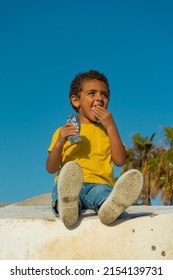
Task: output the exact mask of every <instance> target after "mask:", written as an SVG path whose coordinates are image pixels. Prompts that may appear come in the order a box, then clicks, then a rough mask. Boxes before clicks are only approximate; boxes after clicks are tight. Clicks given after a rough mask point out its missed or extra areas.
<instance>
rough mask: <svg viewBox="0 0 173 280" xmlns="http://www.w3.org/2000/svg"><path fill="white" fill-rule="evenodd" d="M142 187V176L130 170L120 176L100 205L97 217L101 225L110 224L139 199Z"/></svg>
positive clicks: (138, 172)
mask: <svg viewBox="0 0 173 280" xmlns="http://www.w3.org/2000/svg"><path fill="white" fill-rule="evenodd" d="M142 187H143V175H142V173H141V172H140V171H138V170H136V169H131V170H129V171H127V172H125V173H124V174H122V175H121V176H120V178H119V179H118V180H117V182H116V183H115V186H114V188H113V190H112V192H111V193H110V195H109V196H108V198H107V199H106V200H105V201H104V202H103V204H102V205H101V207H100V209H99V211H98V216H99V218H100V220H101V222H102V223H103V224H111V223H112V222H113V221H115V220H116V219H117V218H118V216H119V215H120V214H121V213H122V212H123V211H124V210H125V209H127V208H128V207H129V206H130V205H132V204H133V203H134V202H135V201H136V200H137V199H138V197H139V195H140V193H141V191H142Z"/></svg>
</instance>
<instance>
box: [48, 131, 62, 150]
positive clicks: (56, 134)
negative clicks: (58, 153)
mask: <svg viewBox="0 0 173 280" xmlns="http://www.w3.org/2000/svg"><path fill="white" fill-rule="evenodd" d="M59 132H60V128H58V129H57V130H56V131H55V132H54V134H53V136H52V142H51V144H50V146H49V148H48V152H51V151H52V150H53V148H54V146H55V144H56V142H57V140H58V137H59Z"/></svg>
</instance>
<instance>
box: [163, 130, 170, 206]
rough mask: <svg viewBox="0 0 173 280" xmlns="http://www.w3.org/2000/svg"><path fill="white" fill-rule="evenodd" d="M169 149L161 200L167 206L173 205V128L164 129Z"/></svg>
mask: <svg viewBox="0 0 173 280" xmlns="http://www.w3.org/2000/svg"><path fill="white" fill-rule="evenodd" d="M164 134H165V137H166V143H167V145H168V148H167V149H165V155H164V169H163V173H162V176H161V178H160V187H161V190H162V195H161V198H162V200H163V202H164V204H165V205H173V128H171V127H164Z"/></svg>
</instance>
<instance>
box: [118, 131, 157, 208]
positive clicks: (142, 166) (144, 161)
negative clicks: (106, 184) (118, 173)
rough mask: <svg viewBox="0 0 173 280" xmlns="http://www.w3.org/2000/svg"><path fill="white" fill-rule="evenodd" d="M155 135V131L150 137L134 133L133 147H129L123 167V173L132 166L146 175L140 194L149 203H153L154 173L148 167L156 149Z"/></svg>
mask: <svg viewBox="0 0 173 280" xmlns="http://www.w3.org/2000/svg"><path fill="white" fill-rule="evenodd" d="M154 136H155V133H153V134H152V136H151V137H150V138H148V137H141V136H140V134H139V133H136V134H134V135H133V137H132V141H133V147H132V148H128V149H127V153H126V154H127V162H126V164H125V166H124V167H123V169H122V173H124V172H125V171H127V170H129V169H130V168H135V169H138V170H140V171H141V172H142V174H143V177H144V186H143V190H142V192H141V195H140V200H142V201H143V203H145V204H147V205H150V204H151V201H150V181H151V176H152V174H151V172H150V171H149V169H148V160H149V158H150V157H151V155H152V153H153V151H154V142H153V138H154Z"/></svg>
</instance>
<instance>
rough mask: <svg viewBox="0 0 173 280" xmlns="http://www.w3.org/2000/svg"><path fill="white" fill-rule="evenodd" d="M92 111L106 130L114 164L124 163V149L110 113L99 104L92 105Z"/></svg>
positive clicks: (120, 164)
mask: <svg viewBox="0 0 173 280" xmlns="http://www.w3.org/2000/svg"><path fill="white" fill-rule="evenodd" d="M92 111H93V113H94V114H95V116H96V117H97V118H98V119H99V120H100V121H101V123H102V125H103V126H104V127H105V128H106V130H107V133H108V136H109V140H110V146H111V154H112V160H113V162H114V164H115V165H117V166H122V165H124V164H125V162H126V150H125V147H124V145H123V143H122V141H121V138H120V135H119V132H118V129H117V126H116V124H115V122H114V119H113V117H112V114H111V113H110V112H109V111H107V110H106V109H105V108H103V107H101V106H97V107H94V108H93V109H92Z"/></svg>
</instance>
